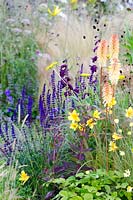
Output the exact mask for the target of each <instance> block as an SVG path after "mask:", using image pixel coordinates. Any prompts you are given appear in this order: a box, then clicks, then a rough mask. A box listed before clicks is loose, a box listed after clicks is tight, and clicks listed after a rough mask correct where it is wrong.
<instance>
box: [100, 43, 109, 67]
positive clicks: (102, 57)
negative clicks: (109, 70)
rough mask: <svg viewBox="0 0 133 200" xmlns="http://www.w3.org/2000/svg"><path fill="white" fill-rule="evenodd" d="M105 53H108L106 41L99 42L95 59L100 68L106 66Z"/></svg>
mask: <svg viewBox="0 0 133 200" xmlns="http://www.w3.org/2000/svg"><path fill="white" fill-rule="evenodd" d="M107 51H108V42H107V40H101V42H100V44H99V46H98V50H97V57H98V62H99V65H100V67H105V66H106V61H107Z"/></svg>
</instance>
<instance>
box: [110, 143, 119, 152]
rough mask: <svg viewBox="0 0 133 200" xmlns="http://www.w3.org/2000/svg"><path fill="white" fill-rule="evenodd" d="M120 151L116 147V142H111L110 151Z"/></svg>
mask: <svg viewBox="0 0 133 200" xmlns="http://www.w3.org/2000/svg"><path fill="white" fill-rule="evenodd" d="M117 149H118V147H117V146H116V143H115V142H113V141H111V142H110V143H109V151H113V152H114V151H116V150H117Z"/></svg>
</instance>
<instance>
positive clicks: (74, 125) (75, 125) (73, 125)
mask: <svg viewBox="0 0 133 200" xmlns="http://www.w3.org/2000/svg"><path fill="white" fill-rule="evenodd" d="M77 128H78V124H77V123H75V122H72V123H71V124H70V129H73V130H74V131H76V129H77Z"/></svg>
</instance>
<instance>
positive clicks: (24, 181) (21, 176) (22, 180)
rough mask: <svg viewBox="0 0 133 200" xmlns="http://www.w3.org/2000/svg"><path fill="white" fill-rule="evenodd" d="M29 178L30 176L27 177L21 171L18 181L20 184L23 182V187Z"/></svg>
mask: <svg viewBox="0 0 133 200" xmlns="http://www.w3.org/2000/svg"><path fill="white" fill-rule="evenodd" d="M29 178H30V176H28V175H27V173H25V171H22V172H21V174H20V178H19V180H20V181H21V182H23V185H24V184H25V183H26V181H28V179H29Z"/></svg>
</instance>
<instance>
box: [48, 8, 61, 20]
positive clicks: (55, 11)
mask: <svg viewBox="0 0 133 200" xmlns="http://www.w3.org/2000/svg"><path fill="white" fill-rule="evenodd" d="M60 12H61V8H59V6H54V9H53V11H51V10H50V9H49V8H48V13H49V14H50V15H51V16H52V17H55V16H56V15H58V14H59V13H60Z"/></svg>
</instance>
